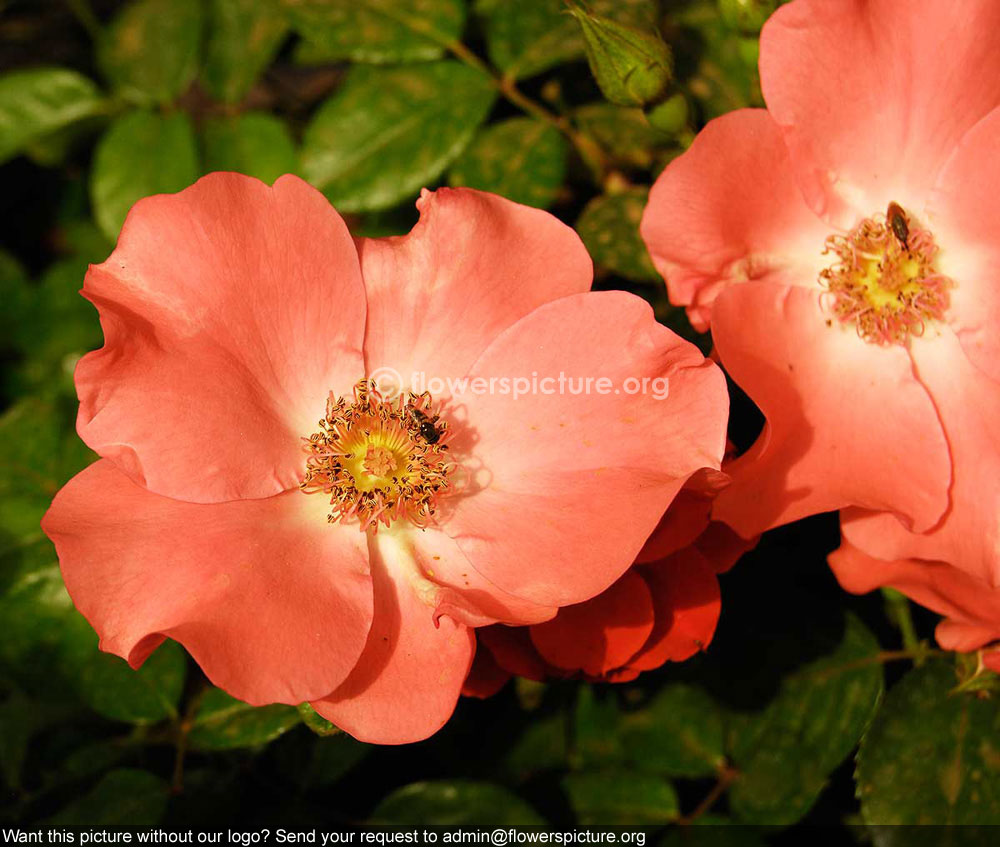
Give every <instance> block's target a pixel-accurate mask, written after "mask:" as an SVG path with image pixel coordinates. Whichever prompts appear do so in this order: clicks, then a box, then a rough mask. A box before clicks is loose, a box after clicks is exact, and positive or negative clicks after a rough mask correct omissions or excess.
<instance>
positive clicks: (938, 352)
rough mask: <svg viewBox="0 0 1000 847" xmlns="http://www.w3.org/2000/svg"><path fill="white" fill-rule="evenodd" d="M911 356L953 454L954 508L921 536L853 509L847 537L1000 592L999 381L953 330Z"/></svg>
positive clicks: (877, 552) (847, 517)
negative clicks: (931, 562) (946, 568)
mask: <svg viewBox="0 0 1000 847" xmlns="http://www.w3.org/2000/svg"><path fill="white" fill-rule="evenodd" d="M912 355H913V359H914V363H915V366H916V369H917V376H918V377H919V378H920V380H921V381H922V382H923V383H924V385H926V386H927V389H928V391H929V392H930V394H931V396H932V397H933V398H934V402H935V404H936V406H937V408H938V411H939V413H940V416H941V421H942V424H943V425H944V431H945V436H946V438H947V439H948V445H949V447H950V449H951V460H952V468H953V474H954V481H953V483H952V486H951V491H950V498H951V501H950V506H949V508H948V510H947V512H946V513H945V514H944V516H943V519H942V520H941V521H940V522H939V523H938V524H937V525H936V526H934V527H933V529H930V530H929V531H927V532H924V533H921V534H917V533H913V532H908V531H907V530H906V528H905V527H904V526H903V525H902V524H900V522H899V521H897V520H896V519H895V518H894V517H893V516H892V515H885V514H872V513H868V512H863V511H861V510H857V509H851V510H846V511H845V513H844V522H843V525H844V532H845V534H846V535H847V537H849V538H850V540H851V541H852V543H854V544H856V545H857V546H858V547H861V548H862V549H863V550H865V551H866V552H868V553H870V554H871V555H873V556H878V557H879V558H881V559H909V558H918V559H935V560H940V561H943V562H948V563H949V564H951V565H953V566H954V567H956V568H959V569H960V570H963V571H965V572H966V573H969V574H971V575H972V576H974V577H976V578H977V579H979V580H982V581H983V582H984V583H985V584H989V585H991V586H994V587H997V586H1000V486H998V485H997V479H998V478H1000V430H998V428H997V421H1000V383H996V382H994V381H993V380H991V379H990V378H989V377H987V376H985V375H984V374H983V373H982V372H981V371H979V370H978V369H977V368H976V367H974V366H973V365H972V364H971V363H970V362H969V361H968V360H967V359H966V358H965V355H964V353H963V351H962V348H961V346H960V344H959V342H958V340H957V339H956V338H955V336H954V335H953V334H952V333H950V332H944V333H942V334H940V335H938V336H937V337H935V338H933V339H930V338H925V339H922V340H920V341H919V342H916V343H914V344H913V345H912Z"/></svg>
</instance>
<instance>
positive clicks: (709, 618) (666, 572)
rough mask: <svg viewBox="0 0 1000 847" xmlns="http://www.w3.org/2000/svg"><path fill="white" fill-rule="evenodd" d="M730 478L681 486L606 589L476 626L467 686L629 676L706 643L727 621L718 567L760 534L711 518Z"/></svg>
mask: <svg viewBox="0 0 1000 847" xmlns="http://www.w3.org/2000/svg"><path fill="white" fill-rule="evenodd" d="M721 485H724V478H723V477H722V475H721V474H711V475H708V474H697V475H696V476H695V477H693V478H692V480H691V482H689V483H688V485H687V486H685V488H684V489H683V490H682V491H681V492H680V494H678V495H677V498H676V499H675V500H674V502H673V503H672V504H671V505H670V508H669V509H667V512H666V514H665V515H664V516H663V518H662V520H661V521H660V523H659V525H658V526H657V528H656V530H655V531H654V532H653V534H652V535H651V536H650V538H649V540H648V541H647V542H646V544H645V546H644V547H643V549H642V550H641V551H640V552H639V555H638V556H637V557H636V561H635V564H634V565H633V566H632V567H631V568H630V569H629V570H628V571H626V573H625V574H624V575H623V576H622V577H621V578H620V579H619V580H618V581H617V582H615V583H614V584H613V585H612V586H611V587H610V588H608V589H606V590H605V591H603V592H602V593H601V594H599V595H598V596H597V597H594V598H592V599H590V600H586V601H584V602H583V603H578V604H577V605H574V606H566V607H563V608H562V609H560V610H559V613H558V614H557V615H556V616H555V617H554V618H552V619H551V620H549V621H545V622H542V623H537V624H534V625H532V626H521V627H511V626H505V625H502V624H498V625H495V626H490V627H485V628H483V629H479V630H477V631H476V635H477V638H478V642H479V643H478V649H477V652H476V659H475V662H474V663H473V666H472V670H471V672H470V674H469V678H468V679H467V680H466V683H465V687H464V689H463V694H465V695H467V696H473V697H488V696H491V695H492V694H494V693H496V691H498V690H499V689H500V687H501V686H502V685H503V684H504V683H505V682H506V681H507V680H508V679H509V678H510V677H511V676H522V677H525V678H527V679H532V680H535V681H541V680H542V679H545V678H546V677H557V678H567V677H575V678H581V679H586V680H589V681H591V682H630V681H632V680H633V679H635V678H636V677H638V676H639V674H640V673H641V672H642V671H649V670H653V669H655V668H658V667H660V666H661V665H663V664H664V663H666V662H668V661H671V662H681V661H684V660H685V659H689V658H690V657H691V656H693V655H694V654H695V653H697V652H699V651H700V650H704V649H705V648H707V647H708V645H709V644H710V643H711V641H712V637H713V636H714V634H715V627H716V625H717V624H718V621H719V612H720V610H721V596H720V593H719V582H718V574H720V573H724V572H725V571H727V570H729V568H731V567H732V566H733V565H734V564H735V563H736V560H737V559H739V557H740V556H741V555H742V554H743V553H745V552H746V551H747V550H748V549H750V548H751V547H752V546H753V545H754V543H755V541H746V540H744V539H742V538H740V537H739V536H738V535H736V533H734V532H733V531H732V530H731V529H730V528H729V527H727V526H726V525H725V524H722V523H719V522H718V521H710V519H709V512H710V511H711V508H712V499H713V496H714V495H715V494H716V493H717V491H718V490H719V488H720V487H721Z"/></svg>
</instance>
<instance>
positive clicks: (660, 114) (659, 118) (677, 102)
mask: <svg viewBox="0 0 1000 847" xmlns="http://www.w3.org/2000/svg"><path fill="white" fill-rule="evenodd" d="M688 117H689V115H688V104H687V98H686V97H685V96H684V95H683V94H680V93H677V94H674V95H673V96H672V97H668V98H667V99H666V100H664V101H663V102H662V103H660V104H659V105H658V106H654V107H653V108H652V109H650V110H649V113H648V120H649V123H650V125H651V126H654V127H656V129H658V130H660V131H661V132H663V133H666V134H667V135H668V136H676V135H679V134H680V133H681V132H683V131H684V130H685V129H686V128H687V125H688Z"/></svg>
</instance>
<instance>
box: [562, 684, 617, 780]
mask: <svg viewBox="0 0 1000 847" xmlns="http://www.w3.org/2000/svg"><path fill="white" fill-rule="evenodd" d="M621 723H622V719H621V712H620V711H619V708H618V701H617V699H616V698H615V696H614V692H613V691H608V690H607V689H604V690H602V691H600V692H598V691H597V690H595V688H594V686H592V685H581V686H580V691H579V694H578V696H577V700H576V708H575V709H574V710H573V730H574V731H573V741H574V744H573V747H574V751H573V752H574V753H575V758H574V762H573V765H574V767H580V766H583V767H591V768H593V767H607V766H610V765H619V764H621V763H622V760H623V759H624V750H623V748H622V743H621Z"/></svg>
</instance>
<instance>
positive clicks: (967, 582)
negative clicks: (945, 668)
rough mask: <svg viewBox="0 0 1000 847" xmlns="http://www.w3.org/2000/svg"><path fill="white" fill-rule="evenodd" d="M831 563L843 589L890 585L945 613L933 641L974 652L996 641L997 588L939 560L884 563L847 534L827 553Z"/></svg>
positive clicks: (999, 624)
mask: <svg viewBox="0 0 1000 847" xmlns="http://www.w3.org/2000/svg"><path fill="white" fill-rule="evenodd" d="M829 562H830V567H831V568H832V569H833V573H834V575H835V576H836V577H837V581H838V582H839V583H840V584H841V586H843V588H844V589H845V590H846V591H850V592H851V593H853V594H863V593H866V592H868V591H872V590H873V589H875V588H880V587H882V586H889V587H891V588H895V589H896V590H897V591H901V592H902V593H903V594H905V595H906V596H907V597H909V598H910V599H911V600H913V601H915V602H917V603H919V604H920V605H921V606H926V607H927V608H928V609H931V610H933V611H935V612H937V613H938V614H940V615H944V616H945V617H946V618H947V619H948V620H946V621H943V622H942V623H941V624H939V626H938V630H937V633H936V635H937V640H938V643H939V644H941V646H942V647H945V648H946V649H949V650H961V651H968V650H975V649H976V648H978V647H981V646H983V645H984V644H986V643H988V642H991V641H995V640H997V639H1000V590H997V589H995V588H990V587H989V586H988V585H986V584H985V583H983V582H982V581H981V580H978V579H976V578H975V577H973V576H970V575H969V574H967V573H965V572H963V571H960V570H958V568H953V567H951V566H950V565H948V564H945V563H944V562H930V561H923V560H918V559H897V560H895V561H885V560H883V559H879V558H876V557H874V556H870V555H868V554H867V553H866V552H864V551H863V550H862V549H861V548H859V547H857V546H856V545H854V544H852V543H851V542H850V541H849V540H848V539H847V538H846V537H845V538H844V540H843V542H842V543H841V545H840V547H839V548H838V549H836V550H834V552H833V553H831V554H830V556H829Z"/></svg>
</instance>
